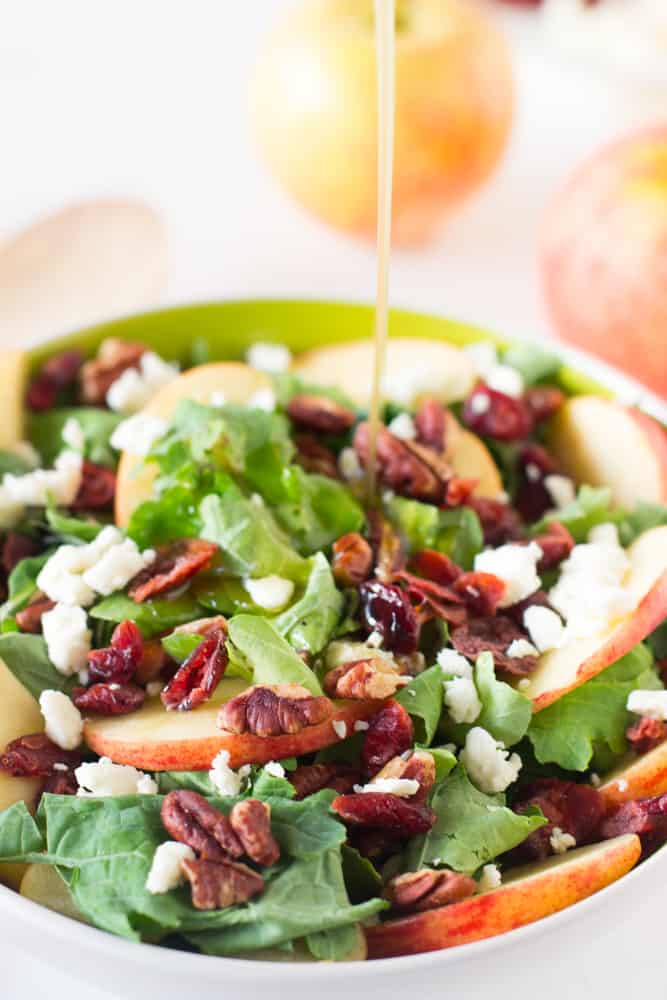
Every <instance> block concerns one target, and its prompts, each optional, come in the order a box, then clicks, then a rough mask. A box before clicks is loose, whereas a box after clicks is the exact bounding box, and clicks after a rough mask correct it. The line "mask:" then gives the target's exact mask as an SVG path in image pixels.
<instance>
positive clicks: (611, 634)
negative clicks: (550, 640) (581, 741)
mask: <svg viewBox="0 0 667 1000" xmlns="http://www.w3.org/2000/svg"><path fill="white" fill-rule="evenodd" d="M627 551H628V556H629V558H630V564H631V565H630V570H629V573H628V577H627V579H626V581H625V588H626V589H627V591H628V593H629V594H630V596H631V598H632V602H633V606H634V610H633V611H631V612H630V613H629V614H628V615H625V616H624V617H623V618H621V619H619V620H617V621H616V622H614V623H613V624H612V625H611V626H610V628H609V629H608V630H607V631H606V632H604V633H602V634H600V635H597V636H593V637H591V638H586V639H575V640H573V641H572V642H569V643H567V645H565V646H562V647H561V648H560V649H554V650H552V651H551V652H548V653H544V654H543V655H542V656H541V657H540V659H539V663H538V666H537V669H536V670H535V671H534V672H533V673H532V674H531V675H530V677H529V678H528V683H527V684H524V685H523V686H522V688H521V690H522V692H523V693H524V694H525V695H526V696H527V697H529V698H532V699H533V705H534V710H535V711H536V712H538V711H539V710H540V709H542V708H546V707H547V705H550V704H551V703H552V702H554V701H556V699H558V698H560V697H561V696H562V695H564V694H567V692H568V691H571V690H572V688H575V687H578V686H579V685H580V684H583V683H585V681H587V680H590V678H591V677H595V675H596V674H599V673H600V671H601V670H604V669H605V667H609V666H611V664H612V663H615V662H616V661H617V660H620V658H621V657H622V656H624V655H625V654H626V653H627V652H629V651H630V650H631V649H632V648H633V647H634V646H636V645H637V643H638V642H641V641H642V639H645V638H646V636H647V635H649V633H651V632H652V631H653V629H655V628H657V626H658V625H659V624H660V623H661V622H662V621H663V620H664V619H665V616H667V525H665V526H662V527H659V528H651V529H650V531H645V532H644V534H643V535H640V536H639V538H638V539H637V540H636V541H635V542H634V543H633V544H632V545H631V546H630V548H629V549H628V550H627Z"/></svg>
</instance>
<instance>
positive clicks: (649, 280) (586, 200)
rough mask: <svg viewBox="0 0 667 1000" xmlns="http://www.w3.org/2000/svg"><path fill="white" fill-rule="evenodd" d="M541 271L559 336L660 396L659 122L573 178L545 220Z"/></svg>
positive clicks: (665, 214) (665, 218) (664, 208)
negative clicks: (635, 379) (595, 355)
mask: <svg viewBox="0 0 667 1000" xmlns="http://www.w3.org/2000/svg"><path fill="white" fill-rule="evenodd" d="M541 271H542V282H543V288H544V294H545V297H546V302H547V306H548V308H549V310H550V312H551V316H552V318H553V321H554V323H555V326H556V329H557V330H558V332H559V333H560V335H561V337H562V338H563V339H564V340H567V341H569V342H570V343H572V344H575V345H576V346H577V347H580V348H583V349H584V350H587V351H590V352H591V353H593V354H597V355H598V356H599V357H602V358H604V359H605V360H606V361H609V362H611V363H612V364H614V365H616V366H617V367H618V368H620V369H621V370H622V371H624V372H627V373H630V374H632V375H634V376H636V377H637V378H638V379H640V380H641V381H643V382H644V383H645V384H646V385H648V386H649V387H650V388H651V389H653V390H654V391H655V392H657V393H658V394H659V395H661V396H663V397H667V336H666V334H665V331H667V125H661V126H659V127H656V128H651V129H646V130H643V131H641V132H637V133H634V134H632V135H630V136H627V137H625V138H623V139H622V140H621V141H619V142H617V143H615V144H614V145H612V146H608V147H606V148H604V149H602V151H601V152H599V153H598V154H597V155H596V156H595V157H594V158H593V159H591V160H589V161H588V162H587V163H585V164H584V165H583V166H582V167H581V168H580V169H579V170H578V171H577V172H576V173H575V174H574V176H573V177H572V178H571V180H570V181H569V183H567V184H566V186H565V187H564V188H563V190H562V191H561V192H560V193H559V194H558V195H557V196H556V198H555V199H554V202H553V204H552V206H551V209H550V211H549V213H548V215H547V218H546V221H545V226H544V231H543V239H542V249H541Z"/></svg>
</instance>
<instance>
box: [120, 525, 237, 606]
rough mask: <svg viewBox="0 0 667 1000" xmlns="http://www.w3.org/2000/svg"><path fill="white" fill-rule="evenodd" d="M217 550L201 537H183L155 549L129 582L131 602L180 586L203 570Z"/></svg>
mask: <svg viewBox="0 0 667 1000" xmlns="http://www.w3.org/2000/svg"><path fill="white" fill-rule="evenodd" d="M217 551H218V546H217V545H215V544H214V543H213V542H206V541H204V539H203V538H183V539H180V540H179V541H177V542H170V544H169V545H165V546H163V547H162V548H160V549H158V551H157V557H156V559H155V561H154V562H153V563H152V564H151V565H150V566H148V567H147V569H145V570H142V571H141V573H139V574H138V575H137V576H135V578H134V580H132V581H131V583H130V588H129V591H128V593H129V595H130V597H131V598H132V600H133V601H138V602H141V601H145V600H147V599H148V598H149V597H156V596H157V595H158V594H164V593H166V591H168V590H173V589H174V588H175V587H180V586H181V585H182V584H184V583H185V582H186V581H187V580H189V579H190V578H191V577H193V576H194V575H195V574H196V573H199V572H200V571H201V570H203V569H206V568H207V567H208V565H209V564H210V562H211V559H212V558H213V556H214V555H215V553H216V552H217Z"/></svg>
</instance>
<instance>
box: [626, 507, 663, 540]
mask: <svg viewBox="0 0 667 1000" xmlns="http://www.w3.org/2000/svg"><path fill="white" fill-rule="evenodd" d="M664 524H667V505H665V504H660V503H643V502H640V503H638V504H637V506H636V507H635V509H634V510H632V511H629V512H628V513H627V514H626V515H625V517H624V518H623V520H622V521H621V523H620V524H619V526H618V530H619V535H620V539H621V544H622V545H630V544H631V543H632V542H634V540H635V539H636V538H639V536H640V535H643V533H644V532H645V531H650V530H651V528H660V527H662V525H664Z"/></svg>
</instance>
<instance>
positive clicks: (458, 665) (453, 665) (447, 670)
mask: <svg viewBox="0 0 667 1000" xmlns="http://www.w3.org/2000/svg"><path fill="white" fill-rule="evenodd" d="M436 660H437V663H438V666H440V667H441V668H442V672H443V673H444V674H449V675H450V676H452V677H470V678H472V666H471V664H470V663H468V661H467V660H466V658H465V656H462V655H461V653H457V652H456V650H455V649H441V650H440V652H439V653H438V655H437V657H436Z"/></svg>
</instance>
